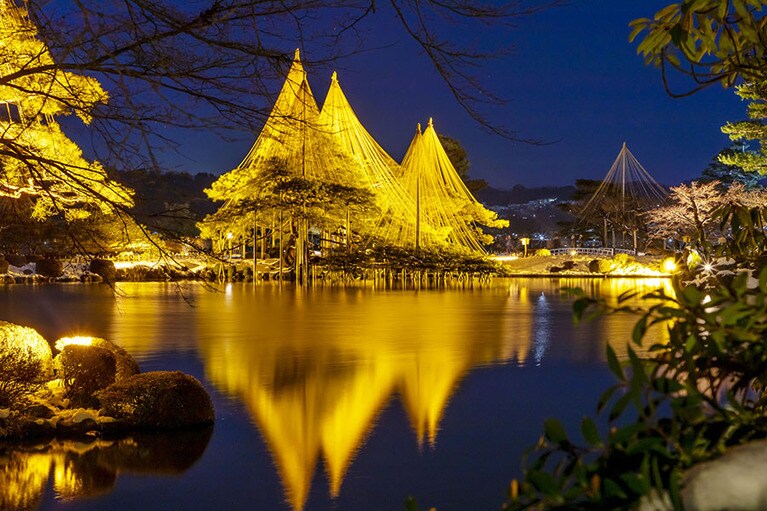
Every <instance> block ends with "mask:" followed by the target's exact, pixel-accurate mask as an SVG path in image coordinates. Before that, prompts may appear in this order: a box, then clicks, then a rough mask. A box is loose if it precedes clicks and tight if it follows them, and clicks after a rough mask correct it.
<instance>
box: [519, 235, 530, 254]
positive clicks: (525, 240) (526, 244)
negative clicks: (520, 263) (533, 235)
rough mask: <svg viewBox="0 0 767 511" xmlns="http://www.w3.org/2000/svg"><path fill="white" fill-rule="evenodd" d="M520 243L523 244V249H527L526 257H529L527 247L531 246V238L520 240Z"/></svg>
mask: <svg viewBox="0 0 767 511" xmlns="http://www.w3.org/2000/svg"><path fill="white" fill-rule="evenodd" d="M519 242H520V243H522V247H523V248H524V249H525V255H524V257H527V246H528V245H529V244H530V238H519Z"/></svg>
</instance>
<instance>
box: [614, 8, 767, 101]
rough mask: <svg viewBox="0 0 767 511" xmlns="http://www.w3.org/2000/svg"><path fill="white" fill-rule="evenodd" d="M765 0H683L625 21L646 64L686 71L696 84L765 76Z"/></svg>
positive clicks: (729, 85)
mask: <svg viewBox="0 0 767 511" xmlns="http://www.w3.org/2000/svg"><path fill="white" fill-rule="evenodd" d="M765 5H767V2H765V1H764V0H683V1H681V2H677V3H673V4H670V5H667V6H666V7H664V8H663V9H661V10H659V11H658V12H656V13H655V15H654V16H653V17H652V18H639V19H635V20H633V21H632V22H631V23H630V25H629V26H630V27H631V34H630V36H629V40H630V41H634V40H635V39H636V38H640V39H641V40H640V42H639V45H638V46H637V53H639V54H641V55H642V56H643V57H644V59H645V63H647V64H651V65H654V66H656V67H660V68H661V70H662V72H663V79H664V83H666V86H667V88H668V83H667V82H666V73H667V70H668V69H669V68H670V69H674V70H676V71H679V72H681V73H683V74H685V75H688V76H691V77H692V79H693V80H694V83H695V88H694V89H693V90H692V92H694V91H695V90H698V89H700V88H701V87H704V86H706V85H709V84H711V83H716V82H719V83H721V84H722V85H723V86H725V87H731V86H733V85H735V84H736V83H737V81H738V80H739V79H744V80H746V81H754V80H761V79H764V77H765V76H767V58H766V57H767V45H765V41H767V38H766V37H765V36H767V19H766V18H765V17H764V7H765Z"/></svg>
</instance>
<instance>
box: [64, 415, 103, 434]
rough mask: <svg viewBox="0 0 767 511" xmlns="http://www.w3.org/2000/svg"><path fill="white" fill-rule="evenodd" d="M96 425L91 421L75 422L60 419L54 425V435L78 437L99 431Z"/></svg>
mask: <svg viewBox="0 0 767 511" xmlns="http://www.w3.org/2000/svg"><path fill="white" fill-rule="evenodd" d="M99 429H100V428H99V425H98V423H97V422H96V421H95V420H93V419H83V420H81V421H80V422H75V421H74V420H72V419H61V420H60V421H58V423H57V424H56V434H57V435H58V436H62V437H72V436H80V435H84V434H86V433H90V432H91V431H99Z"/></svg>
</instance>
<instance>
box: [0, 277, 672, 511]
mask: <svg viewBox="0 0 767 511" xmlns="http://www.w3.org/2000/svg"><path fill="white" fill-rule="evenodd" d="M664 285H667V283H666V282H665V281H661V280H651V279H647V280H637V281H634V280H618V279H610V280H572V279H559V280H556V279H555V280H549V279H509V280H495V281H493V282H492V283H491V284H489V285H487V286H482V287H474V288H452V289H446V290H445V289H443V290H418V291H413V290H409V291H405V290H399V291H392V290H388V291H381V290H375V289H372V288H370V287H367V288H366V287H352V288H336V287H332V288H331V287H320V288H312V289H303V290H302V289H296V288H294V287H292V286H284V287H282V288H280V287H279V286H275V285H269V284H266V285H264V284H262V285H257V286H254V285H251V284H234V285H231V284H230V285H226V286H225V287H221V288H220V289H219V290H218V291H217V292H212V291H210V290H208V289H205V288H203V287H200V286H197V285H193V284H189V285H183V286H181V287H178V286H176V285H175V284H164V283H156V284H147V283H143V284H127V283H125V284H120V285H119V288H118V291H119V293H118V294H117V295H115V294H113V293H112V292H111V291H110V290H109V289H108V288H106V287H104V286H98V285H94V286H83V285H70V286H33V287H25V286H12V287H5V288H3V289H2V290H0V318H1V319H4V320H6V321H11V322H14V323H19V324H24V325H28V326H33V327H35V328H37V329H38V330H39V331H40V332H41V333H42V334H43V335H44V336H45V337H46V338H47V339H49V340H54V339H56V338H58V337H62V336H67V335H77V334H80V335H95V336H100V337H104V338H107V339H110V340H112V341H114V342H116V343H117V344H119V345H121V346H123V347H124V348H125V349H126V350H128V352H130V353H131V354H133V355H134V356H135V357H136V358H137V359H138V361H139V363H140V365H141V367H142V370H144V371H149V370H181V371H184V372H187V373H190V374H192V375H194V376H196V377H197V378H198V379H200V380H201V381H202V382H203V384H204V385H205V387H206V388H207V389H208V390H209V391H210V392H211V394H212V396H213V400H214V404H215V407H216V414H217V418H216V425H215V428H214V429H213V431H212V432H211V431H204V432H198V433H191V434H184V435H171V436H170V437H169V436H158V435H143V436H137V437H134V438H130V439H125V440H123V441H120V442H96V443H93V444H90V445H82V444H74V443H72V442H62V443H54V444H51V445H48V446H39V448H37V449H35V450H34V452H30V449H26V450H24V451H16V452H10V453H5V454H6V455H5V456H3V457H0V469H1V470H0V477H2V478H4V479H5V481H4V483H3V484H0V508H2V507H3V506H5V507H7V508H9V509H13V508H20V507H21V508H26V509H39V510H73V511H80V510H134V509H141V510H143V511H150V510H163V511H165V510H189V511H194V510H210V509H220V510H233V511H237V510H276V511H280V510H286V511H291V510H301V509H305V510H331V509H332V510H363V509H364V510H366V511H370V510H403V509H404V505H403V502H404V500H405V498H406V497H407V496H409V495H410V496H414V497H415V498H416V499H417V500H418V502H419V503H420V504H421V507H426V508H427V509H428V507H429V506H435V507H437V509H439V510H440V511H450V510H467V509H472V510H483V509H488V510H495V509H498V507H499V505H500V504H501V503H502V502H503V500H504V496H505V488H507V486H508V483H509V481H510V480H511V479H512V478H514V477H519V475H520V457H521V455H522V453H523V451H524V450H525V449H526V448H528V447H529V446H530V445H532V444H534V443H535V441H536V440H537V438H538V436H539V435H540V432H541V427H542V423H543V421H544V420H545V419H546V418H547V417H550V416H557V417H559V418H561V419H562V420H563V421H564V422H565V423H566V424H567V425H568V426H569V427H570V428H571V429H573V430H576V428H577V424H578V422H579V420H580V418H581V417H582V416H584V415H586V414H591V413H592V412H593V410H594V404H595V402H596V399H597V396H598V395H599V394H600V393H601V391H602V390H603V389H604V388H605V387H606V386H607V385H609V384H610V383H611V382H612V379H611V378H610V376H609V372H608V371H607V369H606V364H605V362H604V351H605V345H606V343H608V342H609V343H610V344H611V345H612V346H613V347H614V348H615V349H616V351H618V352H619V353H623V352H625V345H626V342H627V341H628V339H629V338H630V333H631V329H632V327H633V324H634V321H635V319H634V318H632V317H629V316H611V317H607V318H601V319H600V320H598V321H594V322H591V323H587V324H582V325H578V326H576V325H574V324H573V321H572V299H571V298H567V297H563V296H561V295H560V288H562V287H569V286H579V287H583V288H584V289H585V290H587V292H589V293H591V294H592V295H594V296H606V297H611V298H614V297H616V296H617V295H618V294H620V293H621V292H623V291H626V290H627V289H629V288H631V287H636V286H639V287H641V288H642V289H643V290H645V291H650V290H652V289H655V288H657V287H661V286H664ZM3 464H4V466H3Z"/></svg>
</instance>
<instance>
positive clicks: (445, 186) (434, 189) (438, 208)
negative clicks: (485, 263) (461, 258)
mask: <svg viewBox="0 0 767 511" xmlns="http://www.w3.org/2000/svg"><path fill="white" fill-rule="evenodd" d="M398 177H399V179H400V180H401V181H402V183H403V185H404V187H405V189H406V190H407V191H408V193H410V194H411V195H412V196H413V197H415V200H416V209H417V210H418V216H419V219H420V222H424V223H427V224H430V225H431V226H433V227H434V228H435V229H437V231H438V232H440V233H441V234H442V235H444V236H445V237H446V239H447V241H448V242H449V243H451V244H454V245H457V246H460V247H463V248H465V249H468V250H470V251H473V252H479V253H483V254H484V253H486V251H485V244H486V243H488V242H490V241H491V239H492V238H490V237H489V236H487V235H485V234H484V233H483V232H482V229H481V227H480V225H485V226H488V227H506V226H508V222H507V221H505V220H498V218H497V215H496V214H495V213H494V212H492V211H489V210H487V209H485V207H484V206H483V205H482V204H481V203H479V202H478V201H477V199H475V198H474V196H473V195H472V194H471V192H470V191H469V189H468V188H466V185H465V184H464V183H463V180H462V179H461V177H460V176H459V175H458V172H457V171H456V170H455V167H454V166H453V164H452V163H451V162H450V158H449V157H448V156H447V153H446V152H445V149H444V148H443V147H442V143H441V142H440V141H439V137H438V136H437V132H436V131H435V129H434V125H433V122H432V120H431V119H429V125H428V126H427V127H426V130H424V132H423V133H421V129H420V125H419V127H418V129H417V130H416V134H415V136H414V137H413V140H412V142H411V143H410V147H409V148H408V150H407V152H406V153H405V156H404V158H403V159H402V165H401V170H400V174H399V176H398ZM419 235H420V233H419ZM424 241H425V240H423V238H420V236H419V239H418V240H417V246H423V245H424V243H423V242H424ZM426 244H428V242H427V243H426Z"/></svg>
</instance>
